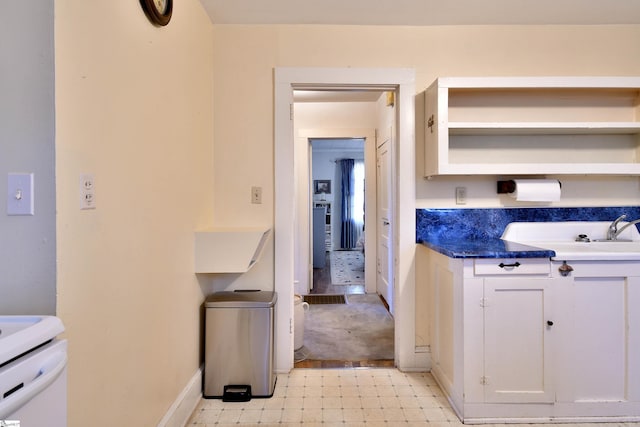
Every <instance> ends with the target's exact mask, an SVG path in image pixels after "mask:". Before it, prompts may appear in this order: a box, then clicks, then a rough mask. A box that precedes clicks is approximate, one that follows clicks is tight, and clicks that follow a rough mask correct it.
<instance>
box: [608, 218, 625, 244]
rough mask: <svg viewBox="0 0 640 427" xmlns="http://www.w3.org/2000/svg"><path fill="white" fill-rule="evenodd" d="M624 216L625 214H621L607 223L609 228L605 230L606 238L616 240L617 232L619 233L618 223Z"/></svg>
mask: <svg viewBox="0 0 640 427" xmlns="http://www.w3.org/2000/svg"><path fill="white" fill-rule="evenodd" d="M626 217H627V216H626V215H625V214H622V215H620V216H619V217H618V218H616V219H615V221H613V222H612V223H611V224H610V225H609V229H608V230H607V240H616V239H617V238H618V234H620V232H619V231H618V223H619V222H620V221H622V220H623V219H625V218H626Z"/></svg>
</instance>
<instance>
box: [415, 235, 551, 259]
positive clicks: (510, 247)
mask: <svg viewBox="0 0 640 427" xmlns="http://www.w3.org/2000/svg"><path fill="white" fill-rule="evenodd" d="M420 243H422V244H423V245H424V246H426V247H428V248H429V249H432V250H434V251H436V252H439V253H441V254H443V255H446V256H448V257H451V258H549V257H552V256H555V254H556V253H555V252H554V251H550V250H547V249H540V248H536V247H533V246H527V245H521V244H519V243H514V242H507V241H505V240H502V239H497V238H489V239H485V240H449V241H442V240H440V241H422V242H420Z"/></svg>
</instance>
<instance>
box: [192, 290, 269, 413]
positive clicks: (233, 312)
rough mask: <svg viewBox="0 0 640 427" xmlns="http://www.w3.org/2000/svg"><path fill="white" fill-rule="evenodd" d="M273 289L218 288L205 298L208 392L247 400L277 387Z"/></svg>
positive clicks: (205, 384)
mask: <svg viewBox="0 0 640 427" xmlns="http://www.w3.org/2000/svg"><path fill="white" fill-rule="evenodd" d="M276 300H277V294H276V293H275V292H271V291H235V292H216V293H214V294H212V295H210V296H209V297H208V298H207V299H206V301H205V349H204V353H205V364H204V392H203V396H204V397H205V398H220V399H223V400H229V401H232V400H236V401H246V400H249V399H251V397H271V396H272V395H273V390H274V388H275V383H276V377H275V374H274V363H275V360H274V348H273V341H274V340H273V336H274V317H275V305H276Z"/></svg>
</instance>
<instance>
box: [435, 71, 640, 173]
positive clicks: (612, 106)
mask: <svg viewBox="0 0 640 427" xmlns="http://www.w3.org/2000/svg"><path fill="white" fill-rule="evenodd" d="M424 126H425V129H424V131H425V175H426V176H435V175H476V174H478V175H499V174H510V175H525V174H526V175H528V174H580V175H582V174H602V175H640V77H505V78H499V77H445V78H439V79H437V80H436V81H435V82H434V83H433V84H432V85H431V86H430V87H429V88H428V89H427V90H426V93H425V119H424Z"/></svg>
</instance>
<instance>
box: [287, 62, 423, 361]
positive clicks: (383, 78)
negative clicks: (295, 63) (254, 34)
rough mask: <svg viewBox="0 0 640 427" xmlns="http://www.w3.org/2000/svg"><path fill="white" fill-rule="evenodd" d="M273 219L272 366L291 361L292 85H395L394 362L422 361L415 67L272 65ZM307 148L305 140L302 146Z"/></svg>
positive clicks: (293, 209) (292, 230)
mask: <svg viewBox="0 0 640 427" xmlns="http://www.w3.org/2000/svg"><path fill="white" fill-rule="evenodd" d="M274 77H275V90H274V96H275V105H274V119H275V123H274V136H275V159H274V169H275V183H274V184H275V221H274V227H275V232H274V257H275V259H274V283H275V291H276V292H277V293H278V304H277V310H276V318H275V336H276V341H275V349H276V358H275V359H276V361H275V362H276V363H275V365H276V366H275V370H276V372H279V373H286V372H289V371H290V370H291V369H292V368H293V294H294V236H295V223H296V221H295V220H296V215H295V213H296V209H295V206H296V204H295V195H296V191H295V190H296V189H295V173H294V172H295V171H294V166H295V164H294V159H295V145H296V144H295V143H294V141H295V137H294V131H293V114H292V112H293V89H294V87H296V86H301V85H304V86H305V87H310V86H313V85H317V87H319V88H326V87H334V88H335V87H342V88H345V87H354V86H358V87H362V88H374V87H378V86H384V87H389V86H393V87H395V88H396V94H397V105H398V112H397V116H396V123H397V128H396V139H395V144H394V147H392V149H393V150H394V161H395V171H396V175H395V177H394V178H395V182H394V184H393V185H394V188H393V191H394V192H395V194H396V199H395V206H394V211H395V218H396V228H395V232H396V233H395V235H394V242H393V249H394V250H393V251H394V267H395V274H394V293H395V301H396V304H397V305H396V307H397V309H396V315H395V316H394V320H395V331H396V333H395V343H394V348H395V357H394V358H395V364H396V366H397V367H398V368H400V369H402V370H418V369H424V368H425V366H421V365H422V364H421V363H419V360H420V358H419V357H418V355H417V354H416V349H415V347H416V346H415V268H414V259H415V246H416V245H415V105H414V97H415V70H414V69H408V68H289V67H283V68H276V69H275V75H274ZM304 149H306V146H305V148H304Z"/></svg>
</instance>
